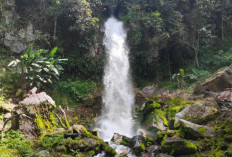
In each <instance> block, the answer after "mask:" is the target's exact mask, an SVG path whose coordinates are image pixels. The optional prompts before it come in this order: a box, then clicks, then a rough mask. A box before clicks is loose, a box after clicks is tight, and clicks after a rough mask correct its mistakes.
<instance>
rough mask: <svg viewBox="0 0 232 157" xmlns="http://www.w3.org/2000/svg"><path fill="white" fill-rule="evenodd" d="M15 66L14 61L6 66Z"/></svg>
mask: <svg viewBox="0 0 232 157" xmlns="http://www.w3.org/2000/svg"><path fill="white" fill-rule="evenodd" d="M15 64H16V61H15V60H14V61H11V62H10V63H9V64H8V67H11V66H13V65H15Z"/></svg>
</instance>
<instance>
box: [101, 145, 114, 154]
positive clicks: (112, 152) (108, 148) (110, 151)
mask: <svg viewBox="0 0 232 157" xmlns="http://www.w3.org/2000/svg"><path fill="white" fill-rule="evenodd" d="M102 146H103V150H104V151H105V152H106V155H108V156H114V155H115V154H116V151H115V150H114V149H113V148H111V147H110V146H108V145H106V144H103V145H102Z"/></svg>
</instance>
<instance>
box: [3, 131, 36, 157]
mask: <svg viewBox="0 0 232 157" xmlns="http://www.w3.org/2000/svg"><path fill="white" fill-rule="evenodd" d="M0 150H1V152H4V150H7V151H6V152H8V150H10V151H11V153H14V154H18V155H19V156H23V157H25V156H32V155H33V149H32V143H31V142H30V140H29V139H28V138H25V137H24V136H23V135H22V134H21V132H20V131H13V130H10V131H9V132H7V133H2V137H1V140H0ZM6 155H7V154H6Z"/></svg>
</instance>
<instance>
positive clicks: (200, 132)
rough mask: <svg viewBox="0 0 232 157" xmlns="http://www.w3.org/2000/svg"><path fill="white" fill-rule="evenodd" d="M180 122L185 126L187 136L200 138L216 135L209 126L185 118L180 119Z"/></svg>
mask: <svg viewBox="0 0 232 157" xmlns="http://www.w3.org/2000/svg"><path fill="white" fill-rule="evenodd" d="M180 124H181V126H182V127H183V128H184V134H185V137H186V138H190V139H198V138H199V137H201V138H205V137H214V134H213V133H212V130H211V129H210V128H209V127H208V126H203V125H198V124H194V123H191V122H189V121H186V120H183V119H180Z"/></svg>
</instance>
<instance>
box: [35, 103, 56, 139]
mask: <svg viewBox="0 0 232 157" xmlns="http://www.w3.org/2000/svg"><path fill="white" fill-rule="evenodd" d="M52 108H53V106H52V105H51V104H49V103H43V104H40V105H39V107H36V108H34V112H35V115H36V118H35V121H34V122H35V124H36V127H37V128H38V131H39V132H38V134H39V135H40V136H41V138H43V137H44V136H45V135H46V134H47V133H50V132H52V131H54V129H55V128H56V123H55V118H54V111H53V110H52Z"/></svg>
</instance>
